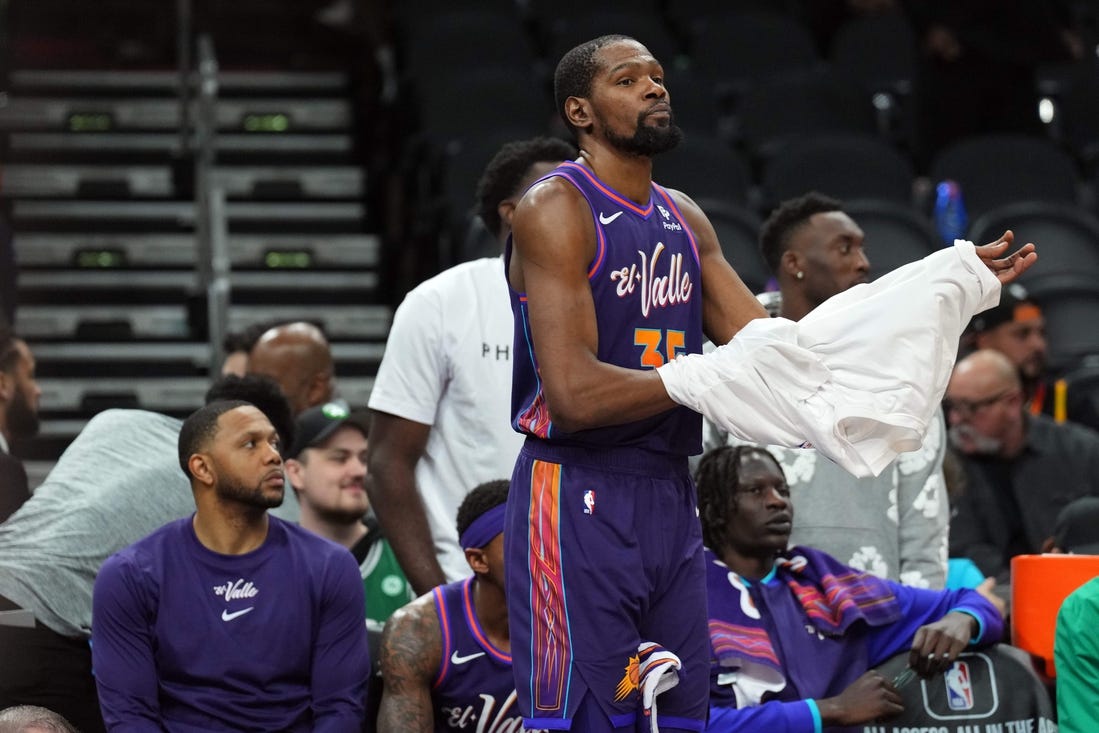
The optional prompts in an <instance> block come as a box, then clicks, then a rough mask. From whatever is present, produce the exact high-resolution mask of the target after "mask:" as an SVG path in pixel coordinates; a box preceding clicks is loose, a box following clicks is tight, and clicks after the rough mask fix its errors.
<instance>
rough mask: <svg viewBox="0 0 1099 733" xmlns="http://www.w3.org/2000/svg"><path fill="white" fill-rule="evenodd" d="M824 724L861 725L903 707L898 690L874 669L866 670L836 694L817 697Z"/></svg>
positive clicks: (894, 712)
mask: <svg viewBox="0 0 1099 733" xmlns="http://www.w3.org/2000/svg"><path fill="white" fill-rule="evenodd" d="M817 709H818V710H819V711H820V717H821V722H822V723H823V724H824V725H826V726H827V725H861V724H863V723H869V722H871V721H873V720H877V719H878V718H886V717H891V716H893V715H897V714H898V713H900V712H902V711H904V705H903V704H902V703H901V696H900V693H899V692H897V688H895V687H893V683H892V682H890V681H889V680H887V679H886V678H885V676H884V675H882V673H881V672H878V671H877V670H874V669H872V670H870V671H869V672H866V673H865V674H863V675H862V676H861V677H859V678H858V679H857V680H855V681H854V682H852V683H851V684H850V685H848V686H847V689H846V690H844V691H843V692H841V693H840V694H838V695H836V696H835V697H829V698H825V699H823V700H817Z"/></svg>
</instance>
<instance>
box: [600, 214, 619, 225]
mask: <svg viewBox="0 0 1099 733" xmlns="http://www.w3.org/2000/svg"><path fill="white" fill-rule="evenodd" d="M620 216H622V212H621V211H616V212H614V213H613V214H611V215H610V216H605V215H604V214H603V212H602V211H600V212H599V223H600V224H610V223H611V222H612V221H614V220H615V219H617V218H618V217H620Z"/></svg>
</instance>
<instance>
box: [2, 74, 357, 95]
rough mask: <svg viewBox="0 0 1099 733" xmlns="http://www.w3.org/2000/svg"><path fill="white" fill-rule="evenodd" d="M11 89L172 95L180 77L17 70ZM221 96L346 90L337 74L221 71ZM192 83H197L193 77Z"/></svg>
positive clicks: (342, 79)
mask: <svg viewBox="0 0 1099 733" xmlns="http://www.w3.org/2000/svg"><path fill="white" fill-rule="evenodd" d="M9 80H10V83H11V88H12V89H14V90H18V91H21V92H30V91H33V92H50V91H54V92H56V91H72V90H81V91H84V92H99V93H108V92H141V93H161V94H171V93H174V92H175V90H176V89H177V87H178V84H179V74H178V73H177V72H174V71H115V70H81V71H78V70H54V69H19V70H15V71H12V72H11V74H10V75H9ZM217 80H218V89H219V91H220V93H222V94H230V95H231V94H233V93H234V92H244V93H249V92H265V93H268V94H272V93H273V94H287V93H313V94H336V93H339V92H341V91H343V90H345V89H346V88H347V83H348V80H347V75H346V74H345V73H343V72H339V71H222V72H220V73H219V74H218V76H217ZM191 83H192V84H194V83H196V79H195V77H194V76H193V75H192V77H191Z"/></svg>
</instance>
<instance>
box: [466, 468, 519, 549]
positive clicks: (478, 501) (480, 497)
mask: <svg viewBox="0 0 1099 733" xmlns="http://www.w3.org/2000/svg"><path fill="white" fill-rule="evenodd" d="M509 485H510V484H509V483H508V482H507V481H505V480H504V479H497V480H495V481H486V482H485V483H483V484H481V485H479V486H477V488H475V489H473V491H471V492H469V493H468V494H466V498H464V499H462V503H461V505H460V506H459V507H458V536H459V537H461V536H462V533H463V532H465V531H466V530H467V529H468V528H469V525H471V524H473V520H475V519H477V517H479V516H481V515H482V514H484V513H485V512H487V511H488V510H489V509H491V508H493V507H494V506H499V505H501V504H505V503H507V500H508V486H509Z"/></svg>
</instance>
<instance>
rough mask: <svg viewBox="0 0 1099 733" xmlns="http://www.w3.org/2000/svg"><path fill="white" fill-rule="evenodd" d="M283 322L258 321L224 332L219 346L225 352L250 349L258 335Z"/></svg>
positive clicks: (257, 339) (230, 352)
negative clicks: (242, 327) (240, 328)
mask: <svg viewBox="0 0 1099 733" xmlns="http://www.w3.org/2000/svg"><path fill="white" fill-rule="evenodd" d="M283 323H285V321H281V320H272V321H260V322H259V323H253V324H251V325H250V326H246V327H245V328H244V329H242V330H240V331H232V332H230V333H227V334H225V338H224V339H222V342H221V348H222V350H223V351H225V353H226V354H232V353H233V352H235V351H244V352H248V351H251V350H252V347H253V346H255V345H256V342H257V341H259V337H260V336H262V335H263V334H265V333H267V331H269V330H271V329H272V328H274V327H275V326H281V325H282V324H283Z"/></svg>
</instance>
